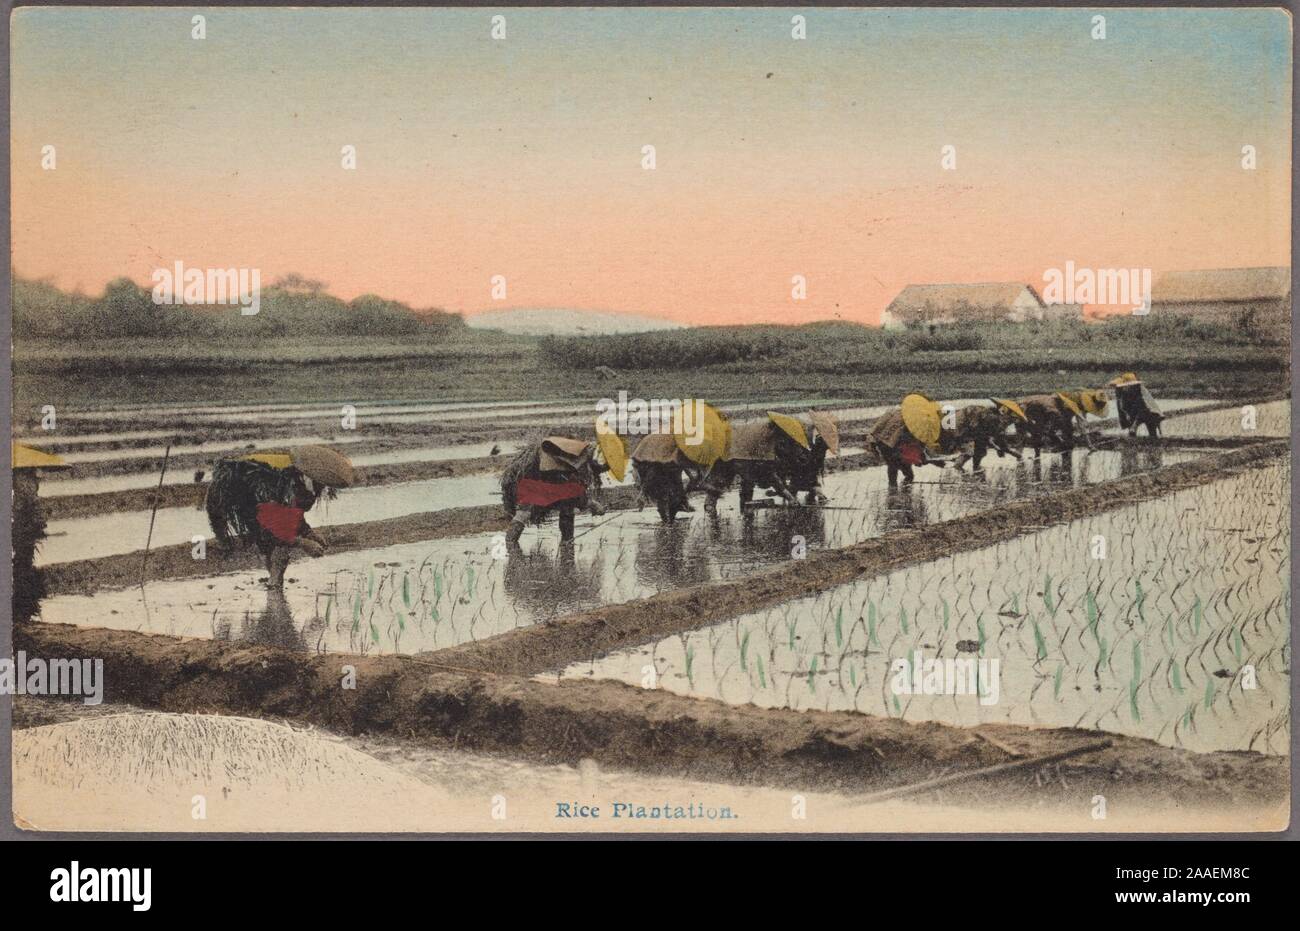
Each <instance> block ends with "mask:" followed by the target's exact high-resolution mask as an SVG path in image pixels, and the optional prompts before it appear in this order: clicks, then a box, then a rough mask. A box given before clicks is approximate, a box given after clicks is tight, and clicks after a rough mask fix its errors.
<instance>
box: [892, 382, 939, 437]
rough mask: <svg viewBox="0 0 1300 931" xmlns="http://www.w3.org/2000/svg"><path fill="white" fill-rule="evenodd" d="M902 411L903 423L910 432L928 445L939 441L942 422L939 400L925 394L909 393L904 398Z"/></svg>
mask: <svg viewBox="0 0 1300 931" xmlns="http://www.w3.org/2000/svg"><path fill="white" fill-rule="evenodd" d="M901 411H902V414H903V424H904V426H906V427H907V432H908V433H910V434H912V436H914V437H916V438H917V439H918V440H920V441H921V442H922V443H924V444H925V445H926V446H931V447H932V446H934V445H935V444H936V443H938V442H939V433H940V423H939V405H938V403H937V402H935V401H931V400H930V399H929V398H927V397H926V396H925V395H923V394H909V395H908V396H907V397H905V398H903V403H902V405H901Z"/></svg>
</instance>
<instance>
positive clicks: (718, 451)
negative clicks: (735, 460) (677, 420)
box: [673, 401, 732, 466]
mask: <svg viewBox="0 0 1300 931" xmlns="http://www.w3.org/2000/svg"><path fill="white" fill-rule="evenodd" d="M687 403H695V404H699V405H700V407H702V408H703V409H704V416H703V418H702V421H703V426H704V430H703V433H704V436H703V441H702V442H695V443H693V442H691V440H692V439H697V438H696V437H689V436H687V435H686V433H685V432H684V429H683V430H682V431H678V432H677V433H674V434H673V440H674V442H676V444H677V448H678V449H680V450H681V451H682V455H684V456H685V457H686V458H687V459H689V460H691V462H694V463H695V464H696V465H702V466H711V465H713V464H714V463H715V462H717V461H718V460H719V459H726V458H727V457H728V456H729V455H730V454H731V435H732V431H731V423H730V421H728V420H727V418H726V417H724V416H723V414H722V412H721V411H719V410H718V409H717V408H715V407H713V406H712V405H710V404H705V403H704V402H703V401H691V402H687ZM683 427H684V425H683Z"/></svg>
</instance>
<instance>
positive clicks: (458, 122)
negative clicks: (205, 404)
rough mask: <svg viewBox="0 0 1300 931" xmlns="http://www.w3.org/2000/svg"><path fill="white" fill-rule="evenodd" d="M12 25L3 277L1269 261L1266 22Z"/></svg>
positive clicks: (716, 283) (624, 292)
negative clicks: (946, 159) (498, 28)
mask: <svg viewBox="0 0 1300 931" xmlns="http://www.w3.org/2000/svg"><path fill="white" fill-rule="evenodd" d="M196 14H201V15H203V16H204V17H205V20H206V22H205V25H206V38H204V39H202V40H196V39H194V38H192V36H191V30H192V25H191V19H192V17H193V16H194V15H196ZM796 14H797V15H802V16H804V17H805V18H806V35H807V37H806V38H805V39H802V40H796V39H793V38H792V37H791V30H792V28H793V27H792V24H791V18H792V17H793V16H795V15H796ZM494 15H501V16H504V17H505V38H504V39H493V38H492V36H491V29H492V22H491V17H492V16H494ZM1095 15H1104V17H1105V29H1106V37H1105V38H1104V39H1095V38H1093V37H1092V33H1093V31H1094V23H1093V17H1094V16H1095ZM11 24H12V84H11V86H12V92H11V99H12V133H11V147H12V203H13V263H14V264H13V268H14V272H15V274H18V275H21V276H24V277H28V278H48V279H50V280H52V281H53V282H54V283H55V284H57V285H59V286H61V287H64V288H74V287H75V288H79V289H81V290H82V291H84V292H86V293H90V294H97V293H99V291H100V290H101V289H102V288H103V286H104V284H105V283H106V282H108V281H110V280H112V279H113V278H117V277H120V276H124V275H125V276H129V277H131V278H133V279H135V280H137V281H138V282H140V283H141V284H145V285H147V284H148V283H149V281H150V275H151V273H152V271H153V270H154V269H155V268H158V267H168V268H170V267H172V265H173V263H175V262H176V261H181V262H183V263H184V264H185V265H186V266H188V267H199V268H207V267H220V268H229V267H248V268H257V269H260V272H261V277H262V281H263V282H270V281H272V280H274V279H275V278H277V277H279V276H281V275H285V274H289V273H297V274H301V275H303V276H305V277H307V278H312V279H317V280H320V281H323V282H325V283H326V284H327V286H328V289H329V290H330V291H331V292H333V293H335V294H337V295H339V296H341V297H344V298H352V297H355V296H357V295H360V294H366V293H372V294H379V295H381V296H383V297H386V298H391V299H396V300H401V301H405V302H407V303H409V304H411V305H412V306H416V307H441V308H445V309H448V310H453V311H459V312H465V313H476V312H481V311H487V310H500V309H510V308H529V307H563V308H576V309H587V310H603V311H615V312H623V313H633V314H640V315H645V316H653V317H661V318H666V319H671V320H674V321H678V322H682V323H689V324H729V323H745V322H776V323H803V322H807V321H811V320H826V319H843V320H853V321H859V322H865V323H875V322H878V321H879V319H880V314H881V312H882V311H883V310H884V308H885V307H886V306H887V304H888V303H889V301H890V300H891V299H892V298H893V297H894V296H895V295H896V294H897V293H898V291H899V290H901V289H902V287H903V286H905V285H906V284H908V283H928V282H967V281H971V282H973V281H1004V280H1016V281H1025V282H1027V283H1029V284H1033V285H1034V286H1035V287H1037V288H1039V290H1040V291H1041V288H1042V283H1043V275H1044V272H1045V270H1047V269H1049V268H1063V267H1064V265H1065V263H1066V262H1067V261H1072V262H1074V263H1075V266H1076V267H1080V268H1096V269H1105V268H1132V267H1144V268H1152V269H1154V270H1155V273H1156V275H1157V276H1158V275H1159V273H1160V271H1164V270H1171V269H1185V268H1217V267H1232V266H1255V265H1289V264H1290V183H1291V182H1290V168H1291V150H1290V138H1291V122H1290V121H1291V115H1290V114H1291V89H1290V71H1291V21H1290V18H1289V17H1288V16H1287V15H1286V14H1285V13H1284V12H1282V11H1280V10H1276V9H1271V10H1270V9H1222V10H1189V9H1152V10H1126V9H1099V10H1096V11H1089V10H1082V9H1069V10H1024V9H1022V10H987V9H983V10H981V9H965V10H899V9H894V10H819V9H803V10H800V9H790V10H780V9H761V10H760V9H747V10H744V9H733V10H708V9H660V10H647V9H641V10H636V9H601V10H579V9H552V10H543V9H531V10H528V9H509V8H501V9H476V10H409V9H408V10H397V9H317V10H302V9H298V10H289V9H283V10H281V9H220V8H216V9H203V8H197V7H196V8H194V9H182V8H173V9H142V8H135V9H132V8H125V9H122V8H119V9H88V8H33V7H26V8H20V9H18V10H17V11H15V13H14V14H13V19H12V21H11ZM48 145H53V146H54V147H55V149H54V151H55V158H56V162H55V168H54V170H46V169H45V168H43V167H42V156H43V153H44V151H45V150H44V149H43V147H44V146H48ZM348 145H350V146H354V147H355V151H356V168H355V169H354V170H347V169H344V168H343V167H342V148H343V147H344V146H348ZM646 145H653V146H654V151H655V167H654V169H653V170H647V169H646V168H644V167H643V147H644V146H646ZM1246 145H1250V146H1254V149H1255V153H1256V156H1255V157H1256V167H1255V168H1254V169H1253V170H1246V169H1243V167H1242V147H1243V146H1246ZM945 146H952V147H953V148H954V150H955V168H952V169H948V168H945V167H944V165H943V159H942V155H943V151H944V147H945ZM498 275H499V276H504V279H505V292H506V293H505V296H504V298H500V299H498V298H497V297H494V294H493V291H492V284H493V277H494V276H498ZM794 276H803V279H804V280H805V281H806V296H805V297H804V298H803V299H795V297H794V296H793V295H792V290H793V284H792V282H793V278H794Z"/></svg>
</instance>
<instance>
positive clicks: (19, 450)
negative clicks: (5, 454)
mask: <svg viewBox="0 0 1300 931" xmlns="http://www.w3.org/2000/svg"><path fill="white" fill-rule="evenodd" d="M12 459H13V467H14V468H15V469H66V468H69V466H68V464H67V463H66V462H64V461H63V460H62V459H60V458H59V457H58V456H55V455H53V454H51V453H45V452H41V451H40V450H39V449H33V448H32V447H30V446H24V445H23V444H22V443H15V444H14V448H13V454H12Z"/></svg>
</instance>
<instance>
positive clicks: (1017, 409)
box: [990, 398, 1029, 420]
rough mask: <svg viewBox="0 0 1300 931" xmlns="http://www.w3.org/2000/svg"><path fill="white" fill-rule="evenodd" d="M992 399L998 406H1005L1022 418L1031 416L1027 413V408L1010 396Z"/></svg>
mask: <svg viewBox="0 0 1300 931" xmlns="http://www.w3.org/2000/svg"><path fill="white" fill-rule="evenodd" d="M990 400H992V401H993V403H994V404H996V405H997V406H998V407H1004V408H1006V409H1007V410H1009V411H1011V413H1013V414H1015V415H1016V416H1017V417H1019V418H1020V419H1021V420H1028V419H1029V417H1028V416H1027V415H1026V414H1025V409H1024V408H1023V407H1021V406H1020V405H1019V404H1017V403H1016V402H1015V401H1012V400H1011V399H1009V398H991V399H990Z"/></svg>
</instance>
